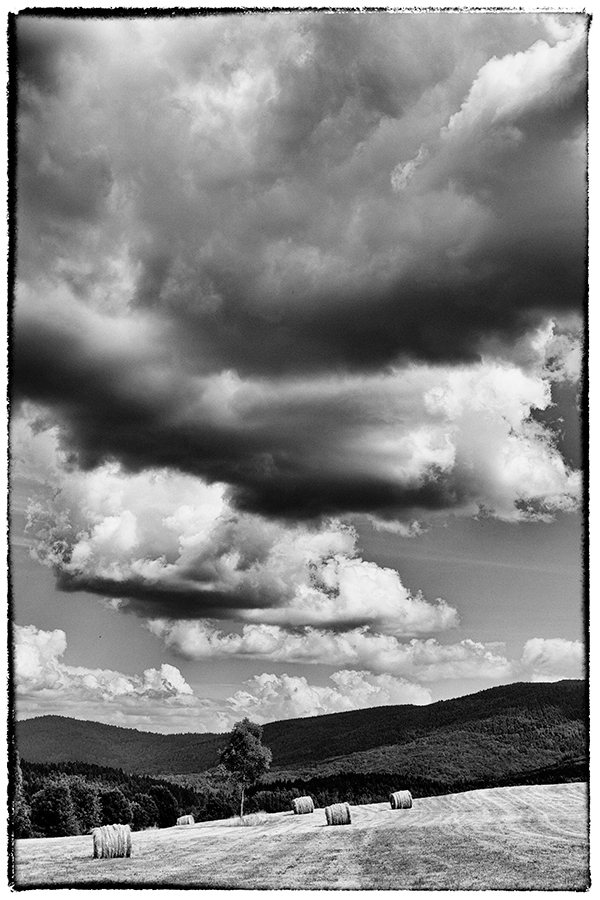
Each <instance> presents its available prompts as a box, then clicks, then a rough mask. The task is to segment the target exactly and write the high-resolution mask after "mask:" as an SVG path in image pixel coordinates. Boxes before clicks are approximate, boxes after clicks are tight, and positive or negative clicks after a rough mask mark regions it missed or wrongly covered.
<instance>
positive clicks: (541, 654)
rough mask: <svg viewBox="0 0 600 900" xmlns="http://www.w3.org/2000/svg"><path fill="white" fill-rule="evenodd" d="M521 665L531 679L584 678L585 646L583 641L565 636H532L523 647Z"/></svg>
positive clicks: (558, 679)
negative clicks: (572, 639) (568, 639)
mask: <svg viewBox="0 0 600 900" xmlns="http://www.w3.org/2000/svg"><path fill="white" fill-rule="evenodd" d="M521 665H522V668H523V672H524V673H526V674H527V676H528V678H527V680H529V681H560V680H561V679H563V678H583V677H584V674H585V657H584V647H583V644H582V642H581V641H567V640H565V639H564V638H531V639H530V640H529V641H527V643H526V644H525V646H524V647H523V656H522V659H521Z"/></svg>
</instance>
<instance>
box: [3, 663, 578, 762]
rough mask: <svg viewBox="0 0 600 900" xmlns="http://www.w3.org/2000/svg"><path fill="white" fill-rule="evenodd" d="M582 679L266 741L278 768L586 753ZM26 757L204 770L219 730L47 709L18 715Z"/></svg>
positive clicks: (307, 723)
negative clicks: (136, 723) (105, 721)
mask: <svg viewBox="0 0 600 900" xmlns="http://www.w3.org/2000/svg"><path fill="white" fill-rule="evenodd" d="M587 725H588V698H587V685H586V683H585V682H584V681H575V680H569V681H560V682H554V683H539V684H529V683H517V684H510V685H503V686H500V687H496V688H490V689H489V690H486V691H480V692H478V693H476V694H469V695H467V696H465V697H458V698H456V699H453V700H443V701H439V702H437V703H432V704H430V705H428V706H412V705H403V706H383V707H377V708H374V709H363V710H355V711H352V712H345V713H335V714H332V715H326V716H316V717H313V718H303V719H291V720H284V721H280V722H272V723H269V724H267V725H265V727H264V732H263V743H264V744H266V745H267V746H268V747H270V748H271V750H272V752H273V776H275V777H281V776H287V775H289V776H292V775H300V774H302V775H304V777H308V776H315V775H319V774H325V773H326V772H342V771H346V772H349V771H356V772H365V773H366V772H370V771H384V770H385V771H396V770H398V768H399V766H400V765H402V766H404V765H405V764H406V762H407V759H408V757H410V758H411V760H412V761H413V763H414V765H415V766H418V768H419V769H422V770H423V771H424V772H425V771H427V769H428V767H429V761H430V760H431V758H432V754H433V755H434V756H437V757H438V761H439V759H440V754H441V756H442V757H443V759H444V760H445V761H446V762H445V766H447V767H448V768H449V769H451V770H452V771H455V772H456V773H457V774H458V773H459V772H460V771H462V770H463V769H466V770H467V771H468V772H471V774H475V771H474V769H477V770H479V769H482V770H483V769H485V768H486V766H487V764H488V762H489V763H493V765H494V768H496V767H499V771H502V772H504V771H505V772H506V773H509V772H517V771H521V770H522V771H527V770H533V769H535V768H536V767H538V768H539V767H542V766H544V767H547V766H553V765H557V764H561V763H562V762H563V761H565V760H569V759H574V758H577V757H578V758H583V757H585V756H586V754H587ZM16 739H17V748H18V750H19V753H20V755H21V757H22V758H23V759H25V760H28V761H29V762H45V763H50V762H59V761H62V760H74V761H75V760H77V761H81V762H85V763H93V764H96V765H100V766H111V767H115V768H122V769H123V770H125V771H127V772H136V773H148V774H186V773H193V772H196V773H197V772H203V771H205V770H206V769H210V768H211V767H213V766H215V765H216V764H217V762H218V753H219V749H220V748H222V747H224V746H225V744H226V742H227V736H226V735H223V734H175V735H161V734H153V733H149V732H141V731H135V730H133V729H127V728H119V727H116V726H112V725H102V724H100V723H97V722H83V721H79V720H77V719H69V718H63V717H60V716H42V717H40V718H36V719H28V720H26V721H22V722H19V723H17V726H16Z"/></svg>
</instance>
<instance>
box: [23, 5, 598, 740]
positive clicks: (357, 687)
mask: <svg viewBox="0 0 600 900" xmlns="http://www.w3.org/2000/svg"><path fill="white" fill-rule="evenodd" d="M587 28H588V19H587V16H586V15H584V14H581V13H579V14H577V13H570V12H566V13H556V14H554V13H550V12H544V13H539V14H532V13H523V12H521V13H510V12H507V13H503V14H499V13H485V12H480V13H467V12H466V11H463V12H461V13H440V12H426V13H421V14H416V13H411V12H383V11H379V12H375V13H369V14H360V13H348V12H338V13H334V14H326V13H323V12H313V13H308V12H304V13H302V12H299V11H294V12H289V13H273V12H271V13H268V12H267V13H263V14H230V15H225V16H223V15H219V16H213V15H208V16H202V17H187V16H183V15H179V16H174V17H169V18H168V19H167V18H156V17H155V18H150V17H143V18H141V17H138V18H135V17H130V18H126V17H122V16H115V17H106V18H96V19H93V18H86V17H85V16H78V17H69V16H58V17H57V16H54V17H53V16H49V17H43V16H41V15H37V16H31V15H23V14H21V15H20V16H19V17H18V19H17V49H18V66H19V75H18V106H17V115H18V122H17V124H18V132H17V135H18V138H17V172H16V188H17V204H16V220H17V229H18V241H17V265H16V270H15V290H14V301H13V306H12V319H11V348H10V349H11V357H10V389H11V418H10V451H11V470H10V478H11V480H10V505H11V520H10V522H11V527H10V539H11V557H10V576H11V593H12V597H11V616H12V623H13V624H12V630H11V637H12V640H13V643H14V656H13V667H12V674H13V679H14V687H15V694H14V696H15V703H16V712H17V715H18V716H19V717H21V718H30V717H32V716H40V715H49V714H52V715H64V716H71V717H75V718H79V719H88V720H93V721H100V722H106V723H109V724H114V725H120V726H123V727H129V728H137V729H140V730H147V731H155V732H163V733H170V732H188V731H192V732H206V731H227V730H229V729H230V728H231V727H232V725H233V723H234V722H236V721H238V720H239V719H241V718H243V717H244V716H248V717H250V718H251V719H253V720H254V721H257V722H261V723H264V722H268V721H274V720H278V719H284V718H295V717H298V716H313V715H320V714H326V713H332V712H338V711H344V710H349V709H358V708H365V707H372V706H382V705H388V704H401V703H411V704H427V703H431V702H435V701H436V700H440V699H448V698H452V697H456V696H460V695H463V694H466V693H472V692H475V691H478V690H483V689H485V688H489V687H492V686H495V685H500V684H506V683H511V682H516V681H527V682H535V681H538V682H539V681H556V680H560V679H563V678H581V677H583V676H584V672H585V652H586V651H585V635H586V630H587V621H586V612H585V604H584V595H583V587H582V577H583V569H582V559H583V556H582V539H583V527H582V521H583V517H582V498H583V489H584V485H583V478H582V470H581V467H582V454H581V445H582V436H581V421H580V414H579V400H580V394H581V373H582V361H581V357H582V341H583V338H584V336H585V330H584V329H585V311H586V303H587V293H586V292H587V288H586V278H587V259H586V252H587V234H586V227H587V209H586V200H587V185H586V174H587V173H586V162H587V160H586V152H587V150H586V142H587V137H588V135H587V121H586V120H587Z"/></svg>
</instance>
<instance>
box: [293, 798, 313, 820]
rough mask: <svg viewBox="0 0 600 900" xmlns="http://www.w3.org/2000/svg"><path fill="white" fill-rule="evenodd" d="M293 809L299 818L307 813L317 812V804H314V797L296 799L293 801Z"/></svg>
mask: <svg viewBox="0 0 600 900" xmlns="http://www.w3.org/2000/svg"><path fill="white" fill-rule="evenodd" d="M292 809H293V810H294V813H295V814H296V815H298V816H302V815H304V814H305V813H312V812H314V811H315V804H314V803H313V798H312V797H296V798H295V799H294V800H292Z"/></svg>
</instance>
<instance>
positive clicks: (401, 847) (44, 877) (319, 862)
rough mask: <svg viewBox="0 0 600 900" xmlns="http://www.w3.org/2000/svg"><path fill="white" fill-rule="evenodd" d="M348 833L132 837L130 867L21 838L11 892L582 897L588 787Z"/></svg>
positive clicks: (269, 830) (274, 830)
mask: <svg viewBox="0 0 600 900" xmlns="http://www.w3.org/2000/svg"><path fill="white" fill-rule="evenodd" d="M351 813H352V824H351V825H345V826H331V827H330V826H327V825H326V824H325V813H324V811H323V810H322V809H317V810H315V812H314V813H312V814H309V815H302V816H296V815H294V814H293V813H291V812H289V813H273V814H271V815H266V814H264V815H261V816H260V817H257V818H259V820H260V821H259V823H258V824H255V825H248V826H246V827H234V823H235V820H228V821H219V822H205V823H199V824H197V825H193V826H179V827H177V826H175V827H173V828H168V829H163V830H160V831H145V832H135V833H134V834H133V836H132V856H131V858H129V859H105V860H101V859H92V838H91V836H89V835H86V836H81V837H68V838H40V839H37V840H34V839H29V840H19V841H17V842H16V848H15V871H16V879H15V886H16V887H17V888H18V889H19V888H41V887H93V886H106V887H107V888H108V887H113V888H114V887H125V888H126V887H138V886H139V887H142V886H148V887H150V886H162V887H198V888H219V889H235V888H244V889H260V890H285V889H303V890H318V889H338V890H342V889H346V890H347V889H350V890H375V889H376V890H567V891H583V890H586V888H588V887H589V849H588V809H587V785H585V784H581V783H570V784H558V785H535V786H525V787H508V788H490V789H487V790H480V791H469V792H466V793H462V794H449V795H446V796H443V797H428V798H425V799H421V800H415V801H414V804H413V808H412V809H409V810H392V809H391V808H390V807H389V805H388V804H383V803H372V804H366V805H364V806H353V807H351Z"/></svg>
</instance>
